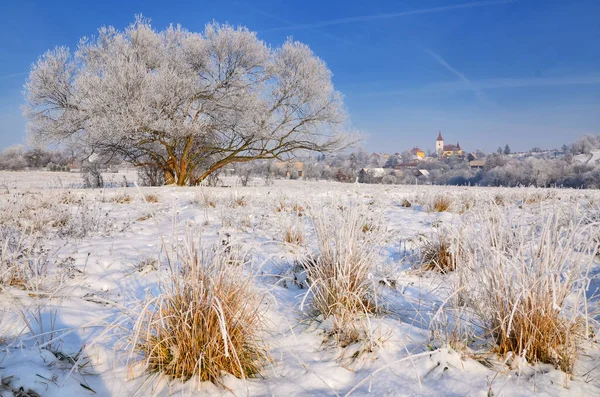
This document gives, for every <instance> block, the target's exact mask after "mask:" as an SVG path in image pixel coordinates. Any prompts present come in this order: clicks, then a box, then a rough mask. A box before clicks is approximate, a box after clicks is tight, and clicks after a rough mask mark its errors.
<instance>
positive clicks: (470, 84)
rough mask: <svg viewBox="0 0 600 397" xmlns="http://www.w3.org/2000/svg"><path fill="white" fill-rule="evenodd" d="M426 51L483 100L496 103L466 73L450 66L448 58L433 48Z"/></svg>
mask: <svg viewBox="0 0 600 397" xmlns="http://www.w3.org/2000/svg"><path fill="white" fill-rule="evenodd" d="M425 52H426V53H428V54H429V55H431V56H432V57H433V58H434V59H435V60H436V61H437V62H438V63H439V64H440V65H442V66H443V67H444V68H446V69H448V70H449V71H450V72H452V73H454V74H455V75H456V76H457V77H458V78H459V79H460V80H461V81H463V82H464V83H465V84H466V85H467V86H468V87H469V88H470V89H471V91H473V93H474V94H475V95H476V96H477V98H479V99H480V100H481V101H483V102H486V103H488V104H492V105H495V104H493V103H492V102H491V101H490V100H489V99H487V97H486V96H485V94H484V93H483V91H482V90H481V88H479V87H478V86H477V85H476V84H474V83H473V82H472V81H471V80H469V79H468V78H467V76H465V75H464V74H462V73H461V72H459V71H458V70H456V69H454V68H453V67H452V66H450V64H448V62H446V60H445V59H444V58H442V57H441V56H440V55H438V54H436V53H435V52H433V51H431V50H425Z"/></svg>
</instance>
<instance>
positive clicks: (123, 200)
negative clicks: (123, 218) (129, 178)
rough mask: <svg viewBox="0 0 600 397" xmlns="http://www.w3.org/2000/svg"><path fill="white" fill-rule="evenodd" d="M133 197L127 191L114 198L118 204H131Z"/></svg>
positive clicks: (114, 201)
mask: <svg viewBox="0 0 600 397" xmlns="http://www.w3.org/2000/svg"><path fill="white" fill-rule="evenodd" d="M132 200H133V199H132V198H131V196H130V195H128V194H127V193H121V194H118V195H116V196H115V197H113V198H112V200H111V201H112V202H113V203H117V204H129V203H131V201H132Z"/></svg>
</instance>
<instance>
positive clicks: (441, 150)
mask: <svg viewBox="0 0 600 397" xmlns="http://www.w3.org/2000/svg"><path fill="white" fill-rule="evenodd" d="M435 153H436V154H437V155H438V157H443V158H446V157H450V156H462V155H463V150H462V148H461V147H460V143H458V142H457V143H456V145H446V144H444V138H442V132H441V131H438V137H437V140H436V141H435Z"/></svg>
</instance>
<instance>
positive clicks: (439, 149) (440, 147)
mask: <svg viewBox="0 0 600 397" xmlns="http://www.w3.org/2000/svg"><path fill="white" fill-rule="evenodd" d="M435 153H436V154H437V155H438V157H439V156H441V155H442V153H444V138H442V132H441V131H438V137H437V140H436V141H435Z"/></svg>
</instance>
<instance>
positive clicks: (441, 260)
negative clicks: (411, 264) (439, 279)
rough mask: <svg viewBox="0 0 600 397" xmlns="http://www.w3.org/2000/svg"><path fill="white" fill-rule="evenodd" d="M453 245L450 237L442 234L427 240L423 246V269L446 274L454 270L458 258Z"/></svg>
mask: <svg viewBox="0 0 600 397" xmlns="http://www.w3.org/2000/svg"><path fill="white" fill-rule="evenodd" d="M451 246H452V244H451V242H450V240H449V238H448V237H446V236H445V235H442V234H437V235H436V236H434V237H432V238H431V239H428V240H427V241H425V243H424V244H423V246H422V247H421V269H423V270H430V271H436V272H439V273H444V274H445V273H448V272H451V271H454V269H455V268H456V258H455V255H454V254H453V253H452V252H451Z"/></svg>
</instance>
